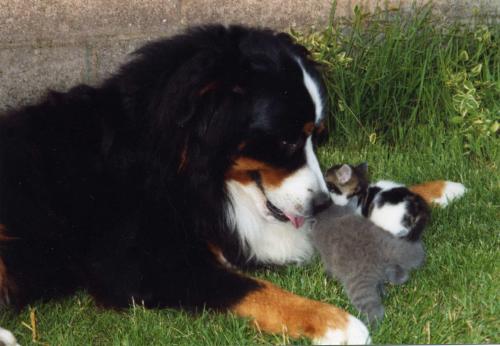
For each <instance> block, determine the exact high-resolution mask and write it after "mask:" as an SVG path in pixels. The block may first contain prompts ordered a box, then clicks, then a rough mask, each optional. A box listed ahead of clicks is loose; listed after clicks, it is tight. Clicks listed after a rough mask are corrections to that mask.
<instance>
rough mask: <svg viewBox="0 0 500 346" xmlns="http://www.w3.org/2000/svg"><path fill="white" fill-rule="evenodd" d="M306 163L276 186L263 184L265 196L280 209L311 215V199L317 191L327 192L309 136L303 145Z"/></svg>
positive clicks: (300, 214) (290, 212) (301, 214)
mask: <svg viewBox="0 0 500 346" xmlns="http://www.w3.org/2000/svg"><path fill="white" fill-rule="evenodd" d="M304 154H305V156H306V164H305V165H304V166H303V167H301V168H300V169H298V170H297V171H295V172H294V173H293V174H292V175H289V176H288V177H286V178H285V179H284V180H283V181H282V183H281V184H280V185H279V186H278V187H268V186H264V188H265V189H266V196H267V198H268V199H269V200H270V201H271V203H273V204H274V205H275V206H276V207H278V208H279V209H281V210H282V211H284V212H286V213H289V214H294V215H298V216H311V212H312V209H311V208H312V200H313V198H314V196H316V195H317V194H318V193H325V194H328V193H329V191H328V188H327V186H326V182H325V180H324V179H323V174H322V173H321V168H320V167H319V162H318V159H317V158H316V154H315V153H314V149H313V145H312V139H311V136H309V137H308V138H307V140H306V144H305V146H304Z"/></svg>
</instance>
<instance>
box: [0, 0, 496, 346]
mask: <svg viewBox="0 0 500 346" xmlns="http://www.w3.org/2000/svg"><path fill="white" fill-rule="evenodd" d="M428 10H429V8H422V9H418V10H415V11H414V13H413V14H412V15H411V16H403V15H401V14H399V13H395V12H392V13H390V14H388V13H378V14H376V15H375V16H366V15H365V14H363V13H362V12H361V11H357V12H356V16H355V18H354V19H353V21H352V22H351V23H347V26H346V27H341V26H336V25H335V26H332V27H331V29H329V30H327V31H325V32H320V33H313V34H307V35H305V34H303V33H292V34H293V35H294V36H296V37H297V38H298V39H299V41H301V42H303V43H304V44H306V45H307V46H308V47H309V48H310V49H311V50H312V52H313V54H314V56H315V58H316V59H317V60H319V61H321V62H322V63H323V64H324V70H325V71H324V72H325V79H326V81H327V84H328V87H329V96H330V101H331V109H332V114H331V118H330V122H329V125H330V130H331V137H330V139H329V141H328V143H327V144H325V145H323V146H322V147H320V148H319V157H320V161H321V163H322V165H323V167H325V168H326V167H327V166H329V165H330V164H332V163H334V162H335V163H338V162H350V163H357V162H360V161H367V162H368V163H369V167H370V168H369V169H370V172H371V174H372V177H373V179H382V178H383V179H392V180H396V181H399V182H404V183H407V184H413V183H419V182H423V181H426V180H433V179H442V178H445V179H448V180H453V181H459V182H462V183H463V184H465V185H466V187H467V188H468V192H467V194H466V195H465V196H464V198H463V199H461V200H458V201H456V202H455V203H452V204H451V205H450V206H449V207H447V208H445V209H433V211H432V221H431V223H430V225H429V226H428V228H427V229H426V230H425V232H424V238H423V241H424V243H425V246H426V249H427V260H426V264H425V265H424V267H423V268H422V269H420V270H418V271H416V272H414V273H413V274H412V276H411V279H410V280H409V282H407V283H406V284H405V285H403V286H390V287H388V290H387V292H388V295H387V297H386V298H385V300H384V304H385V307H386V317H385V319H384V321H383V323H382V324H381V325H380V327H379V328H378V329H376V330H372V339H373V342H375V343H391V344H399V343H412V344H420V343H433V344H441V343H455V344H457V343H468V344H474V343H499V342H500V335H499V332H500V322H499V316H500V299H499V298H498V292H500V252H499V251H498V249H499V248H500V233H499V231H500V218H499V203H500V176H499V174H498V165H499V163H500V161H499V156H498V149H499V147H500V145H499V144H500V143H499V140H498V121H499V119H500V47H499V45H498V38H499V37H500V25H489V26H482V25H479V24H477V25H474V26H470V27H467V26H463V25H461V26H459V25H454V24H447V25H446V26H444V25H440V23H439V22H437V21H436V20H435V19H434V18H432V16H431V15H430V14H429V11H428ZM374 17H375V18H374ZM373 19H375V20H373ZM495 40H496V41H495ZM253 275H256V276H259V277H262V278H266V279H268V280H270V281H272V282H274V283H276V284H278V285H280V286H282V287H284V288H286V289H288V290H290V291H292V292H294V293H297V294H300V295H303V296H307V297H310V298H314V299H318V300H321V301H324V302H329V303H332V304H336V305H338V306H341V307H343V308H346V309H347V310H349V311H350V312H352V313H354V314H356V311H355V309H354V308H353V307H352V306H351V305H350V304H349V301H348V299H347V297H346V295H345V293H344V292H343V290H342V288H341V286H340V285H339V284H338V283H337V282H335V281H334V280H331V279H328V278H327V277H326V276H325V274H324V272H323V269H322V266H321V264H320V262H319V259H318V258H315V259H314V260H313V262H312V263H309V264H307V265H304V266H289V267H285V268H282V269H280V270H277V271H276V270H272V271H271V270H262V271H259V272H257V273H253ZM32 317H34V318H35V319H36V333H33V331H32V330H31V329H32V326H33V323H32V321H31V318H32ZM0 326H2V327H5V328H8V329H10V330H12V331H13V332H14V333H15V334H16V336H17V337H18V339H19V341H20V343H21V344H22V345H26V344H30V343H31V342H32V340H33V334H34V336H35V339H36V343H38V344H48V345H86V344H93V345H153V344H187V345H194V344H217V345H220V344H255V343H259V344H260V343H273V344H282V343H289V342H296V341H295V340H289V339H288V338H287V336H286V335H277V336H269V335H262V334H260V333H259V332H258V331H255V330H254V329H252V328H251V327H249V325H248V324H247V323H246V322H245V321H243V320H241V319H238V318H236V317H234V316H231V315H216V314H214V313H208V312H201V313H200V314H199V315H196V316H193V315H188V314H186V313H183V312H178V311H174V310H144V309H143V308H142V307H140V306H133V307H131V308H130V309H129V310H127V311H124V312H116V311H107V310H102V309H99V308H98V307H96V306H95V304H94V303H93V301H92V300H91V299H90V297H89V296H88V295H86V294H85V293H84V292H81V293H79V294H78V295H76V296H73V297H71V298H68V299H65V300H62V301H58V302H50V303H39V304H37V305H35V306H32V307H29V308H27V309H25V310H23V311H22V312H21V313H20V314H16V313H14V312H12V311H5V312H2V314H1V315H0ZM304 342H307V341H305V340H299V341H298V343H304Z"/></svg>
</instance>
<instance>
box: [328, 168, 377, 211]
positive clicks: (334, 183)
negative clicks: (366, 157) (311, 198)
mask: <svg viewBox="0 0 500 346" xmlns="http://www.w3.org/2000/svg"><path fill="white" fill-rule="evenodd" d="M367 169H368V166H367V164H366V163H361V164H359V165H358V166H351V165H348V164H342V165H335V166H333V167H331V168H329V169H328V170H327V171H326V174H325V180H326V185H327V186H328V190H329V191H330V196H331V197H332V200H333V202H334V203H335V204H337V205H347V204H348V203H349V202H350V200H351V199H352V198H353V197H355V196H359V195H360V193H361V192H363V191H364V190H366V188H367V186H368V179H367Z"/></svg>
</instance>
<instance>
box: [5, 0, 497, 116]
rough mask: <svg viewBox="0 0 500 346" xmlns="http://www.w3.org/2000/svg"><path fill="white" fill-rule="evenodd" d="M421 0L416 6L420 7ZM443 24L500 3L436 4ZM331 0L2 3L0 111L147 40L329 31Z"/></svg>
mask: <svg viewBox="0 0 500 346" xmlns="http://www.w3.org/2000/svg"><path fill="white" fill-rule="evenodd" d="M423 1H424V0H420V1H419V2H420V3H421V2H423ZM411 2H412V1H411V0H401V1H392V0H389V1H377V0H338V1H337V10H336V15H337V17H338V18H341V17H349V16H350V15H351V14H352V12H353V8H354V6H355V5H361V6H363V7H364V8H365V9H367V10H373V9H375V8H376V6H382V7H383V6H389V7H393V8H394V7H398V6H400V5H401V6H403V7H406V8H409V7H410V4H411ZM434 3H435V5H436V6H435V9H436V11H437V12H438V13H439V14H440V15H442V16H443V17H444V18H448V17H453V18H461V17H467V16H470V14H471V13H472V8H477V9H478V10H480V11H481V12H483V13H487V14H488V15H489V16H492V17H495V18H498V14H499V9H500V1H499V0H480V1H474V0H459V1H444V0H435V1H434ZM330 10H331V0H309V1H307V0H242V1H236V0H128V1H127V0H0V110H5V109H7V108H10V107H13V106H16V105H19V104H24V103H27V102H30V101H32V100H34V99H36V98H38V97H40V95H42V94H43V93H44V90H45V89H46V88H53V89H56V90H65V89H67V88H68V87H70V86H71V85H74V84H76V83H79V82H85V83H90V84H95V83H97V82H98V81H100V80H102V78H104V77H105V76H107V75H108V74H109V73H110V72H111V71H113V70H114V69H116V67H117V65H119V64H120V63H123V62H124V61H126V59H127V54H128V53H129V52H131V51H133V50H134V49H135V48H137V47H138V46H140V45H141V44H142V43H144V42H145V41H148V40H151V39H154V38H157V37H160V36H164V35H169V34H173V33H176V32H179V31H180V30H182V29H183V28H185V27H186V26H187V25H193V24H200V23H210V22H222V23H225V24H228V23H244V24H249V25H259V26H269V27H273V28H276V29H287V28H290V27H295V28H302V29H311V28H312V29H314V28H315V27H316V28H321V27H324V26H325V25H326V24H327V22H328V18H329V14H330Z"/></svg>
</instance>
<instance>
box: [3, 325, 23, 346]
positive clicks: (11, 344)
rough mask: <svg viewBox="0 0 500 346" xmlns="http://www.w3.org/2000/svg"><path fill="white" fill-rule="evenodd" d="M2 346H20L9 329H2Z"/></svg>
mask: <svg viewBox="0 0 500 346" xmlns="http://www.w3.org/2000/svg"><path fill="white" fill-rule="evenodd" d="M0 345H1V346H19V344H18V343H17V340H16V338H15V337H14V335H13V334H12V333H11V332H9V331H8V330H7V329H3V328H1V327H0Z"/></svg>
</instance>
